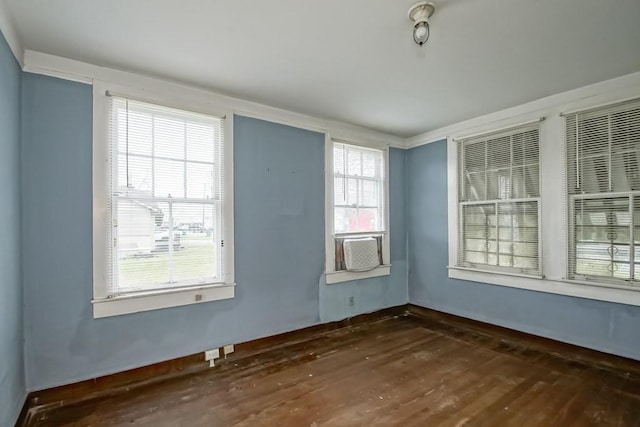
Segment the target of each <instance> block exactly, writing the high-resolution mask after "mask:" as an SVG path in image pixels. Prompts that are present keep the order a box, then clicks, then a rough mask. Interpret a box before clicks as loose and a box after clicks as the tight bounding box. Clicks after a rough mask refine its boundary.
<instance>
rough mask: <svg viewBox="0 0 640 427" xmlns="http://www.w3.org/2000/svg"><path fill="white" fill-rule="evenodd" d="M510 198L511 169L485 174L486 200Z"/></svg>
mask: <svg viewBox="0 0 640 427" xmlns="http://www.w3.org/2000/svg"><path fill="white" fill-rule="evenodd" d="M510 196H511V169H499V170H496V171H489V172H487V199H488V200H495V199H508V198H509V197H510Z"/></svg>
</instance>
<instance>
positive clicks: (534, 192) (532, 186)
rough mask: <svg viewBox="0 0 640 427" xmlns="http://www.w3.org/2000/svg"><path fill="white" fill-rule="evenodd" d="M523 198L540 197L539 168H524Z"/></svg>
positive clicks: (534, 165) (530, 166)
mask: <svg viewBox="0 0 640 427" xmlns="http://www.w3.org/2000/svg"><path fill="white" fill-rule="evenodd" d="M524 194H525V196H524V197H527V198H529V197H539V196H540V167H539V166H538V165H537V164H532V165H529V166H525V167H524Z"/></svg>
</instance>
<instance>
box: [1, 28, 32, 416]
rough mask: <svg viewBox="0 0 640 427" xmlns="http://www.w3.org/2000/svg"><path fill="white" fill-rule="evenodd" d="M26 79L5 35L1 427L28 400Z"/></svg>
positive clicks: (2, 63)
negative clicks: (23, 171)
mask: <svg viewBox="0 0 640 427" xmlns="http://www.w3.org/2000/svg"><path fill="white" fill-rule="evenodd" d="M21 73H22V72H21V71H20V67H19V66H18V63H17V62H16V60H15V58H14V56H13V54H12V53H11V50H10V49H9V46H8V45H7V42H6V40H5V39H4V37H3V36H2V35H1V34H0V236H1V237H0V278H2V279H1V280H0V426H10V425H13V423H14V421H15V419H16V418H17V417H18V413H19V412H20V409H21V408H22V404H23V402H24V399H25V396H26V392H25V383H24V363H23V332H22V331H23V328H22V278H21V270H20V255H21V254H20V252H21V250H20V245H21V240H20V79H21Z"/></svg>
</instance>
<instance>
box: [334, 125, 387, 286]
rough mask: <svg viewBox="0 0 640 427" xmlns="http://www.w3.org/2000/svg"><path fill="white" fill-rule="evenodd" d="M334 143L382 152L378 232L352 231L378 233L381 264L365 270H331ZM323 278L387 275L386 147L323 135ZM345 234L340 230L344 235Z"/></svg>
mask: <svg viewBox="0 0 640 427" xmlns="http://www.w3.org/2000/svg"><path fill="white" fill-rule="evenodd" d="M334 142H337V143H341V144H349V145H356V146H361V147H363V148H373V149H376V150H381V151H382V161H383V163H384V165H383V168H384V182H383V185H382V188H383V197H382V203H383V207H382V209H383V225H384V230H382V233H380V232H374V233H370V234H366V233H365V234H363V233H354V236H356V235H357V236H366V235H380V234H383V238H382V259H383V263H382V265H379V266H378V267H376V268H374V269H373V270H369V271H358V272H355V271H336V269H335V255H336V254H335V238H336V232H335V229H334V227H335V224H334V204H333V201H334V188H333V186H334V179H333V178H334V170H333V168H334V163H333V145H334ZM325 230H326V233H325V277H326V283H327V284H334V283H341V282H347V281H351V280H359V279H367V278H371V277H380V276H388V275H389V274H391V253H390V239H391V235H390V231H389V147H388V146H379V145H374V144H370V145H366V144H362V143H357V142H352V141H347V140H343V139H339V138H332V137H331V135H330V134H329V133H327V134H325ZM344 236H345V233H340V237H344Z"/></svg>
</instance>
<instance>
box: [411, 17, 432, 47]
mask: <svg viewBox="0 0 640 427" xmlns="http://www.w3.org/2000/svg"><path fill="white" fill-rule="evenodd" d="M413 40H414V41H415V42H416V43H418V44H419V45H420V46H422V45H423V44H425V43H426V42H427V40H429V24H428V23H426V22H419V23H418V25H416V26H415V28H414V29H413Z"/></svg>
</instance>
